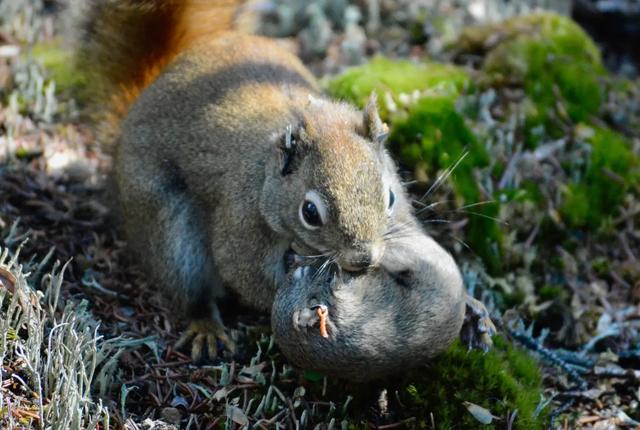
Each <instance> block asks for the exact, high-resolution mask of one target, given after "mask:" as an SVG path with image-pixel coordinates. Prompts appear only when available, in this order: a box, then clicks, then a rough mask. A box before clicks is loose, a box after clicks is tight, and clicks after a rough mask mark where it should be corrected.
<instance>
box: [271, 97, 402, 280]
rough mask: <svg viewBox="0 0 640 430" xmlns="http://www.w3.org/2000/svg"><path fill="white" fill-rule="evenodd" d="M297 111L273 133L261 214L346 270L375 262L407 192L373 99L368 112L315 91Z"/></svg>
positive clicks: (296, 244) (298, 244)
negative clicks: (386, 143) (318, 96)
mask: <svg viewBox="0 0 640 430" xmlns="http://www.w3.org/2000/svg"><path fill="white" fill-rule="evenodd" d="M294 115H295V116H296V117H297V121H296V122H294V123H293V124H291V126H289V127H286V129H285V130H282V132H281V133H280V134H278V135H277V136H276V137H275V138H274V139H275V141H276V145H275V147H276V150H275V151H274V154H275V156H274V157H271V162H269V163H268V164H267V166H266V169H267V172H266V180H265V186H264V190H263V194H262V198H261V202H260V206H261V208H260V209H261V212H262V214H263V216H264V217H265V219H266V220H267V222H268V223H269V225H270V226H271V228H273V229H274V230H275V231H278V232H279V233H281V234H286V235H290V236H291V237H292V246H293V248H294V250H295V251H296V252H297V253H299V254H301V255H307V256H310V255H322V256H332V257H334V258H335V260H336V261H337V262H338V264H339V265H340V266H341V267H342V268H343V269H345V270H349V271H360V270H363V269H365V268H367V267H371V266H375V265H377V263H378V261H379V260H380V258H381V257H382V254H383V253H384V246H385V240H384V238H385V235H386V234H387V232H388V229H389V228H390V225H391V218H392V216H393V213H394V209H395V208H394V206H395V205H397V203H398V200H399V197H401V194H402V190H401V187H400V184H399V181H398V179H397V176H396V173H395V166H394V164H393V162H392V161H391V158H390V157H389V155H388V154H387V153H386V151H385V149H384V141H385V138H386V136H387V133H388V131H387V130H388V129H387V126H386V125H385V124H383V122H382V121H381V120H380V116H379V114H378V110H377V105H376V98H375V96H374V95H372V96H371V98H370V100H369V102H368V104H367V106H366V108H365V110H364V112H360V111H357V110H356V109H354V108H353V107H351V106H350V105H347V104H343V103H336V102H332V101H328V100H324V99H316V98H314V97H311V96H310V97H309V102H308V104H307V105H306V106H305V107H304V109H302V110H300V111H298V112H295V114H294Z"/></svg>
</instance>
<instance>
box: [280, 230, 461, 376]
mask: <svg viewBox="0 0 640 430" xmlns="http://www.w3.org/2000/svg"><path fill="white" fill-rule="evenodd" d="M328 279H332V280H328ZM465 303H466V294H465V293H464V289H463V287H462V279H461V276H460V273H459V271H458V267H457V265H456V264H455V262H454V261H453V259H452V258H451V256H450V255H449V254H448V253H446V252H445V251H444V250H443V249H442V248H441V247H440V246H439V245H438V244H437V243H436V242H435V241H433V239H431V238H430V237H428V236H427V235H426V234H424V233H423V232H422V231H420V229H419V228H412V229H411V231H407V232H405V234H404V235H402V236H401V237H398V238H396V239H393V240H391V241H390V242H389V243H388V244H387V249H386V252H385V254H384V257H383V259H382V261H381V264H380V268H378V269H375V270H372V271H371V272H369V273H368V274H363V275H360V276H354V275H352V274H348V273H342V275H335V277H332V276H320V277H318V276H317V273H316V272H315V270H312V269H310V268H309V267H300V268H298V269H296V271H295V272H294V276H292V277H291V282H290V284H289V285H288V286H283V287H281V288H280V289H279V290H278V293H277V295H276V300H275V302H274V304H273V308H272V310H271V322H272V327H273V331H274V335H275V338H276V342H277V343H278V345H279V346H280V348H281V350H282V351H283V353H284V354H285V355H286V356H287V357H288V358H289V359H290V360H291V361H293V362H294V363H295V364H297V365H298V366H301V367H303V368H305V369H315V370H318V371H321V372H324V373H327V374H330V375H335V376H339V377H343V378H347V379H351V380H356V381H362V380H368V379H374V378H378V377H381V376H388V375H391V374H393V373H397V372H400V371H403V370H406V369H407V368H411V367H415V366H416V365H418V364H420V363H424V362H425V361H426V360H428V359H429V358H430V357H433V356H434V355H435V354H437V353H439V352H441V351H443V350H444V349H446V348H447V347H448V346H449V345H450V344H451V342H453V340H454V339H456V338H457V337H458V333H459V332H460V328H461V326H462V323H463V319H464V313H465ZM318 305H325V306H326V307H327V309H328V311H329V317H328V332H329V337H328V338H324V337H322V336H321V335H320V331H319V328H318V317H317V316H316V315H315V313H314V312H313V310H314V308H315V307H317V306H318Z"/></svg>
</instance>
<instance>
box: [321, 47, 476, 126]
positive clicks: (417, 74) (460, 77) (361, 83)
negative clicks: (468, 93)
mask: <svg viewBox="0 0 640 430" xmlns="http://www.w3.org/2000/svg"><path fill="white" fill-rule="evenodd" d="M469 83H470V80H469V76H468V74H467V72H466V71H465V70H464V69H462V68H460V67H456V66H453V65H449V64H440V63H415V62H412V61H407V60H401V61H393V60H389V59H386V58H383V57H376V58H374V59H373V60H372V61H371V62H369V63H367V64H365V65H362V66H359V67H353V68H351V69H349V70H347V71H346V72H345V73H343V74H341V75H339V76H337V77H335V78H334V79H332V80H330V81H329V82H328V83H327V85H326V86H327V91H328V92H329V94H331V95H332V96H334V97H336V98H338V99H342V100H347V101H350V102H352V103H354V104H356V105H357V106H359V107H363V106H364V105H365V103H366V102H367V99H368V97H369V95H370V94H371V92H372V91H376V92H377V94H378V95H379V96H380V111H381V115H382V117H383V119H385V120H387V119H389V111H390V109H389V106H388V105H387V103H386V102H385V95H386V94H387V93H388V94H389V95H390V96H391V98H392V100H393V101H394V103H396V104H397V103H399V96H400V95H401V94H403V93H405V94H410V93H413V92H414V91H431V92H433V93H437V94H440V95H454V96H457V95H458V94H459V93H460V91H462V90H463V89H464V88H466V87H467V86H468V85H469Z"/></svg>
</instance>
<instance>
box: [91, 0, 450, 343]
mask: <svg viewBox="0 0 640 430" xmlns="http://www.w3.org/2000/svg"><path fill="white" fill-rule="evenodd" d="M232 4H233V2H231V1H211V2H207V1H203V0H189V1H177V0H176V1H170V0H166V1H158V2H151V1H134V0H128V1H127V0H115V1H111V2H107V1H103V2H96V3H95V4H94V9H93V13H92V15H91V18H90V20H89V22H90V24H89V26H88V28H89V29H90V31H89V33H90V34H89V36H88V39H87V40H88V42H87V43H86V45H85V47H84V50H83V52H84V53H85V55H86V58H85V60H84V61H85V62H86V64H90V65H92V67H93V70H94V71H95V72H96V73H98V74H99V75H100V76H102V78H101V80H100V82H102V91H103V93H102V95H101V96H97V101H100V100H105V98H108V99H109V100H111V102H112V103H111V106H110V108H107V109H106V111H107V112H108V115H109V120H110V121H107V122H105V123H103V124H106V128H105V130H107V133H103V134H102V137H103V138H105V139H110V140H111V139H112V140H113V141H114V142H117V145H115V149H116V150H115V163H114V170H115V179H116V183H117V188H118V194H119V200H120V206H121V210H122V214H123V220H124V228H125V231H126V234H127V238H128V241H129V244H130V245H131V247H132V248H133V249H134V250H135V251H137V253H138V254H139V256H140V259H141V261H142V263H143V264H144V266H145V267H146V269H147V270H148V272H149V273H150V274H151V275H152V276H153V277H154V279H155V280H156V281H157V285H158V288H159V289H160V290H162V291H164V292H165V293H168V294H169V295H171V296H172V297H173V298H174V299H175V302H176V304H180V305H181V307H182V308H183V309H184V310H185V311H186V313H187V314H188V315H189V317H191V318H203V319H208V320H210V321H211V320H212V321H213V322H214V324H211V323H208V324H200V325H197V327H214V329H212V333H214V336H217V337H218V338H221V337H222V335H221V333H223V332H222V330H221V327H222V322H221V321H220V318H219V312H218V310H217V306H216V302H215V300H216V298H217V297H218V296H220V295H221V294H222V293H223V290H224V289H225V288H228V289H230V290H232V291H234V292H235V293H237V294H238V296H239V297H240V299H241V300H242V301H243V302H245V303H247V304H249V305H251V306H254V307H256V308H258V309H263V310H269V309H270V308H271V304H272V303H273V300H274V297H275V293H276V290H277V289H278V288H279V287H280V286H282V285H284V284H286V283H287V276H286V273H285V264H284V256H285V254H286V253H287V251H288V250H289V249H290V248H292V247H293V248H294V249H295V250H296V252H298V253H301V254H304V255H307V256H309V258H310V259H313V258H318V257H322V258H330V259H332V260H333V261H335V262H337V263H338V264H339V265H340V266H341V267H342V268H343V269H345V270H353V271H356V270H363V269H368V268H373V267H375V266H377V264H378V262H379V261H381V260H382V256H383V254H384V248H385V246H386V242H387V241H388V240H389V238H391V237H393V236H394V235H396V236H397V235H400V236H402V234H404V233H405V232H404V229H403V227H406V226H408V225H414V224H415V220H414V219H413V215H412V210H411V204H410V203H409V201H408V199H407V198H406V196H405V193H404V190H403V187H402V185H401V183H400V180H399V178H398V176H397V174H396V172H395V170H396V168H395V165H394V163H393V161H392V160H391V158H390V157H389V155H388V154H387V153H386V151H385V149H384V145H383V141H384V136H385V134H386V131H387V130H386V126H385V125H384V124H383V123H382V122H381V121H380V117H379V115H378V112H377V108H376V101H375V97H372V99H371V100H370V102H369V104H368V105H367V107H366V109H365V110H364V112H361V111H358V110H357V109H355V108H354V107H353V106H350V105H348V104H345V103H339V102H335V101H331V100H328V99H326V98H324V97H323V96H322V95H320V94H319V91H318V85H317V83H316V82H315V79H314V78H313V76H312V75H311V73H310V72H309V71H308V70H307V69H306V68H305V67H304V66H303V65H302V63H301V62H300V61H299V59H298V58H296V57H295V56H293V55H292V54H290V53H289V52H287V51H285V50H283V49H282V48H280V47H279V46H278V45H277V44H276V43H275V42H273V41H271V40H268V39H265V38H261V37H255V36H249V35H244V34H240V33H235V32H232V31H227V30H228V28H229V25H230V24H229V23H230V22H231V17H232V16H233V9H232V7H231V6H232ZM102 110H105V109H104V106H103V107H102ZM121 117H123V119H122V120H120V118H121ZM287 130H289V132H288V131H287ZM287 136H291V137H292V138H293V139H295V150H292V149H291V148H289V149H287V148H286V142H287V141H288V137H287ZM289 161H290V163H289ZM392 193H393V194H394V195H395V206H394V207H391V206H390V202H391V194H392ZM310 199H311V200H313V201H314V202H315V204H316V206H317V208H318V213H321V214H322V216H321V218H322V219H321V221H322V225H321V226H319V227H317V228H316V227H314V226H312V225H309V223H307V222H306V221H304V217H303V216H302V211H301V208H302V207H303V206H304V205H305V202H308V201H310ZM382 287H384V285H383V286H381V288H382ZM448 287H449V286H446V285H445V286H443V288H448ZM452 288H453V287H452ZM391 308H393V306H391ZM216 327H217V328H216ZM200 338H202V337H200ZM207 339H209V340H208V342H210V340H211V336H208V337H207Z"/></svg>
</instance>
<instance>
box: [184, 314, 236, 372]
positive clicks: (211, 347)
mask: <svg viewBox="0 0 640 430" xmlns="http://www.w3.org/2000/svg"><path fill="white" fill-rule="evenodd" d="M218 341H220V342H221V343H222V344H223V345H224V347H225V349H226V350H227V351H229V352H230V353H232V354H233V353H234V352H235V351H236V344H235V342H234V341H233V340H231V338H230V337H229V335H228V334H227V330H226V328H225V327H224V325H223V324H222V323H221V322H217V321H213V320H211V319H200V320H196V321H192V322H191V324H190V325H189V327H188V328H187V329H186V330H185V331H184V333H183V334H182V336H180V339H178V341H177V342H176V345H175V346H176V349H181V348H184V347H185V346H187V345H188V344H189V343H191V360H193V361H194V362H195V363H199V362H201V361H202V359H203V358H207V357H208V358H209V359H211V360H212V359H214V358H216V357H217V356H218ZM205 346H206V347H207V354H206V357H205V354H204V351H205Z"/></svg>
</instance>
